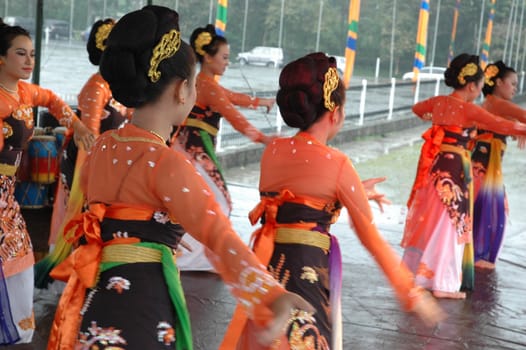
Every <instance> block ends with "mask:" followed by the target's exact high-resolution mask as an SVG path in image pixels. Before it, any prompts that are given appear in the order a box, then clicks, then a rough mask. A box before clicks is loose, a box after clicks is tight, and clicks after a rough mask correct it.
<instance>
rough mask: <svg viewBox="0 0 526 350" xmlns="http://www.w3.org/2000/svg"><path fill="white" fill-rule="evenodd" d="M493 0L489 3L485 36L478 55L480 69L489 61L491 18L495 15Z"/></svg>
mask: <svg viewBox="0 0 526 350" xmlns="http://www.w3.org/2000/svg"><path fill="white" fill-rule="evenodd" d="M495 1H496V0H490V5H489V17H488V26H487V28H486V37H485V39H484V44H482V53H481V55H480V66H481V67H482V69H484V68H486V66H487V65H488V61H489V48H490V46H491V32H492V30H493V18H494V17H495Z"/></svg>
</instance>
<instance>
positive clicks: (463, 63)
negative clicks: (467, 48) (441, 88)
mask: <svg viewBox="0 0 526 350" xmlns="http://www.w3.org/2000/svg"><path fill="white" fill-rule="evenodd" d="M469 64H473V65H475V66H476V69H475V71H472V70H468V71H467V72H465V71H463V70H464V69H465V68H469V67H471V66H468V65H469ZM483 76H484V71H483V70H482V68H481V67H480V64H479V56H476V55H470V54H467V53H462V54H460V55H458V56H457V57H455V58H453V60H452V61H451V63H450V64H449V67H448V68H447V69H446V71H445V72H444V78H445V83H446V85H447V86H449V87H452V88H453V89H455V90H456V89H460V88H463V87H464V86H466V84H468V83H470V82H477V81H480V79H482V77H483Z"/></svg>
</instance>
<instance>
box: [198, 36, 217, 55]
mask: <svg viewBox="0 0 526 350" xmlns="http://www.w3.org/2000/svg"><path fill="white" fill-rule="evenodd" d="M212 39H213V38H212V34H210V33H209V32H201V33H199V35H198V36H197V38H196V39H195V44H194V45H195V51H196V52H197V53H198V54H200V55H201V56H204V55H205V53H206V52H205V51H204V50H203V46H206V45H208V44H210V43H211V42H212Z"/></svg>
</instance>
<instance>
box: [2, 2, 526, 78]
mask: <svg viewBox="0 0 526 350" xmlns="http://www.w3.org/2000/svg"><path fill="white" fill-rule="evenodd" d="M148 2H151V3H153V4H157V5H163V6H167V7H170V8H175V7H176V6H177V10H178V12H179V13H180V26H181V32H182V34H183V38H186V39H188V37H189V36H190V34H191V32H192V30H193V29H195V28H196V27H201V26H204V25H206V24H207V23H209V22H210V23H215V15H216V8H217V0H151V1H147V0H43V3H44V16H45V18H54V19H61V20H66V21H69V20H70V13H73V18H72V23H73V29H74V31H75V32H76V33H80V31H82V30H84V29H85V28H86V27H87V26H89V25H90V24H91V23H93V22H94V21H95V20H97V19H99V18H103V17H105V18H106V17H112V18H119V17H121V16H122V15H123V14H125V13H127V12H129V11H133V10H136V9H139V8H140V7H141V6H144V5H146V4H147V3H148ZM439 2H440V9H439V8H438V3H439ZM36 3H37V1H36V0H16V1H14V0H0V14H2V16H5V15H9V16H23V17H33V16H34V14H35V13H36ZM420 3H421V1H420V0H397V1H396V9H395V10H396V11H395V13H394V17H395V23H394V24H395V25H394V28H395V29H394V45H393V48H392V51H393V55H392V57H391V42H392V37H393V33H392V32H393V31H392V28H393V5H394V4H395V1H394V0H390V1H367V0H362V1H361V9H360V13H361V14H360V22H359V29H358V42H357V55H356V63H355V73H358V72H362V73H363V74H366V75H372V74H373V73H374V68H375V62H376V58H377V57H378V58H380V60H381V65H380V68H381V69H380V75H381V76H384V77H387V76H388V74H389V66H390V61H391V59H392V60H393V68H394V74H395V76H398V77H400V76H401V74H403V73H404V72H406V71H409V70H411V69H412V65H413V60H414V51H415V40H416V31H417V25H418V15H419V9H420ZM455 3H456V0H440V1H439V0H432V1H430V13H429V27H428V42H427V55H426V63H428V64H429V63H431V62H432V61H433V63H434V65H436V66H446V65H447V58H448V49H449V44H450V38H451V29H452V20H453V10H454V7H455ZM512 3H513V0H498V1H497V2H496V14H495V21H494V24H493V38H492V43H491V50H490V60H497V59H501V58H502V57H503V55H504V52H505V49H506V48H507V49H508V54H509V52H510V50H509V46H508V47H507V43H506V38H507V37H510V36H511V33H518V32H519V30H520V31H521V34H522V40H524V39H525V38H526V32H525V31H524V30H523V29H519V28H509V29H508V23H509V19H510V17H511V16H510V14H511V13H510V9H511V5H512ZM519 3H520V5H521V6H523V5H522V2H519ZM282 4H283V10H284V11H283V26H282V27H281V46H282V47H283V49H284V52H285V60H286V61H289V60H292V59H294V58H296V57H299V56H301V55H304V54H306V53H308V52H312V51H314V50H315V49H316V45H317V38H318V20H319V18H320V13H321V25H320V29H321V30H320V33H319V44H318V50H319V51H323V52H327V53H329V54H332V55H344V51H345V44H346V40H347V20H348V19H347V17H348V11H349V1H348V0H229V1H228V21H227V31H226V35H227V38H228V40H229V42H230V47H231V54H232V57H235V56H236V54H237V53H238V52H240V51H243V50H244V51H247V50H250V49H251V48H252V47H254V46H258V45H265V46H278V45H279V43H280V37H279V36H280V22H281V8H282ZM483 4H485V11H484V13H483V18H482V30H480V28H479V27H480V23H481V10H482V6H483ZM247 5H248V8H246V6H247ZM320 5H321V11H320ZM488 11H489V0H462V1H461V5H460V16H459V21H458V27H457V36H456V40H455V54H458V53H461V52H470V53H477V48H478V49H479V52H478V53H480V50H481V47H482V41H483V40H484V36H485V31H486V26H487V18H488ZM438 13H440V15H439V20H438V23H437V22H436V19H437V14H438ZM245 14H246V15H245ZM519 15H520V11H519ZM525 15H526V14H525ZM518 18H519V16H517V23H519V20H518ZM524 23H525V24H526V20H525V21H524ZM436 24H438V25H437V26H436V27H435V25H436ZM435 29H436V30H435ZM513 29H515V30H513ZM244 31H245V34H244V35H243V32H244ZM435 31H436V33H435ZM435 35H436V46H435V50H434V53H435V54H434V57H433V39H434V37H435ZM479 37H480V41H479ZM517 37H518V35H516V36H515V40H517V39H516V38H517ZM509 45H511V44H509ZM521 45H522V46H521V47H520V49H521V50H520V55H521V56H522V55H523V53H522V49H523V47H524V45H523V44H522V43H521ZM512 50H513V51H516V50H517V46H516V41H515V46H514V47H512ZM512 61H513V62H512V63H515V62H517V63H519V62H520V61H518V60H515V58H513V59H512ZM517 68H519V69H520V68H521V67H517Z"/></svg>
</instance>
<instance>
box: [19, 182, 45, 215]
mask: <svg viewBox="0 0 526 350" xmlns="http://www.w3.org/2000/svg"><path fill="white" fill-rule="evenodd" d="M47 191H48V186H47V185H43V184H40V183H37V182H19V183H17V184H16V187H15V198H16V201H17V202H18V204H19V205H20V208H28V209H40V208H43V207H44V206H45V205H46V201H47V195H48V193H47Z"/></svg>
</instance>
